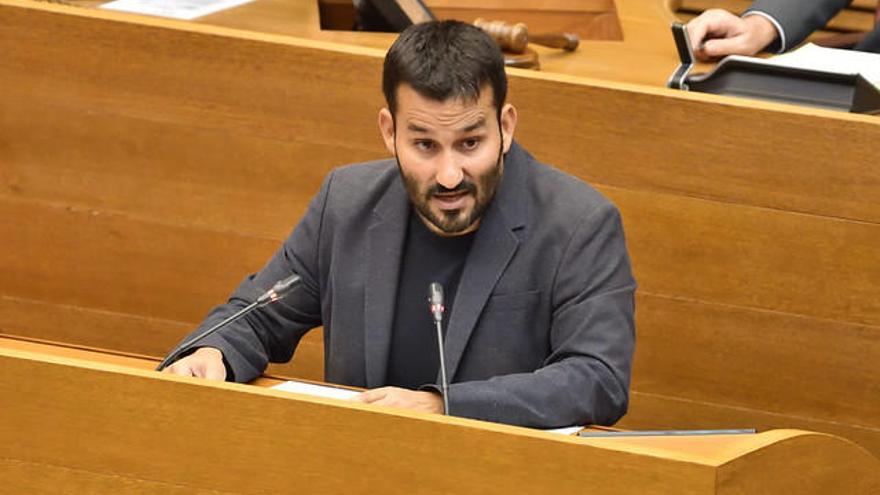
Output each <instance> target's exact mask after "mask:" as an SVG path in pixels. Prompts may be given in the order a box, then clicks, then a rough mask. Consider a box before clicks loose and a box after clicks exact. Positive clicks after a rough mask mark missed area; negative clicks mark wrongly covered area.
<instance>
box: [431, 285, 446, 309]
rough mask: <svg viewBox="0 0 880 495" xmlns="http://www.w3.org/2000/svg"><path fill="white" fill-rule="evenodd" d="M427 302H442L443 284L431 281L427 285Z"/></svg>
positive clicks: (433, 303) (432, 303)
mask: <svg viewBox="0 0 880 495" xmlns="http://www.w3.org/2000/svg"><path fill="white" fill-rule="evenodd" d="M428 302H429V303H431V306H433V305H435V304H440V305H442V304H443V286H442V285H440V284H438V283H437V282H432V283H431V285H430V286H429V287H428Z"/></svg>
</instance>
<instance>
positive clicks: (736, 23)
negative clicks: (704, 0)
mask: <svg viewBox="0 0 880 495" xmlns="http://www.w3.org/2000/svg"><path fill="white" fill-rule="evenodd" d="M686 28H687V31H688V38H689V39H690V42H691V49H692V50H693V52H694V55H695V56H696V57H697V59H699V60H702V61H707V60H710V59H712V58H716V57H719V56H723V55H729V54H730V53H734V52H730V53H725V52H724V49H725V45H724V44H722V45H721V46H720V47H719V46H717V44H716V42H717V41H719V40H728V39H732V38H737V37H739V36H742V35H743V34H745V32H746V25H745V23H744V22H743V19H741V18H740V17H738V16H735V15H733V14H731V13H730V12H728V11H726V10H722V9H709V10H707V11H705V12H703V13H702V14H700V15H699V16H697V17H696V18H695V19H693V20H692V21H691V22H689V23H688V24H687V26H686Z"/></svg>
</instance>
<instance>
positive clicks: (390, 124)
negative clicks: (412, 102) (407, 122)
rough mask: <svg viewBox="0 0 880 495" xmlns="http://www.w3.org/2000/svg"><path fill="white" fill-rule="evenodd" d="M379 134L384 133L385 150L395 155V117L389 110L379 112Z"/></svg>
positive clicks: (384, 109)
mask: <svg viewBox="0 0 880 495" xmlns="http://www.w3.org/2000/svg"><path fill="white" fill-rule="evenodd" d="M379 132H381V133H382V140H383V141H385V148H387V149H388V153H391V154H392V155H394V154H395V153H394V151H395V150H394V148H395V147H394V117H392V116H391V111H390V110H388V108H383V109H382V110H379Z"/></svg>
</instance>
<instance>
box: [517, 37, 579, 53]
mask: <svg viewBox="0 0 880 495" xmlns="http://www.w3.org/2000/svg"><path fill="white" fill-rule="evenodd" d="M580 41H581V40H580V38H578V35H576V34H572V33H547V34H530V35H529V43H535V44H536V45H541V46H549V47H550V48H562V49H563V50H565V51H567V52H573V51H575V50H576V49H577V47H578V44H579V43H580Z"/></svg>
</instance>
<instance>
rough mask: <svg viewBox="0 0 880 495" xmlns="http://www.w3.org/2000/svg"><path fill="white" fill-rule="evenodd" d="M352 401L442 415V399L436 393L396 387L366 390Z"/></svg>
mask: <svg viewBox="0 0 880 495" xmlns="http://www.w3.org/2000/svg"><path fill="white" fill-rule="evenodd" d="M352 400H356V401H358V402H364V403H366V404H378V405H380V406H390V407H399V408H402V409H412V410H415V411H424V412H432V413H440V414H442V413H443V397H441V396H440V394H438V393H436V392H421V391H416V390H407V389H405V388H398V387H381V388H374V389H372V390H367V391H366V392H364V393H362V394H360V395H358V396H355V397H354V398H353V399H352Z"/></svg>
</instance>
